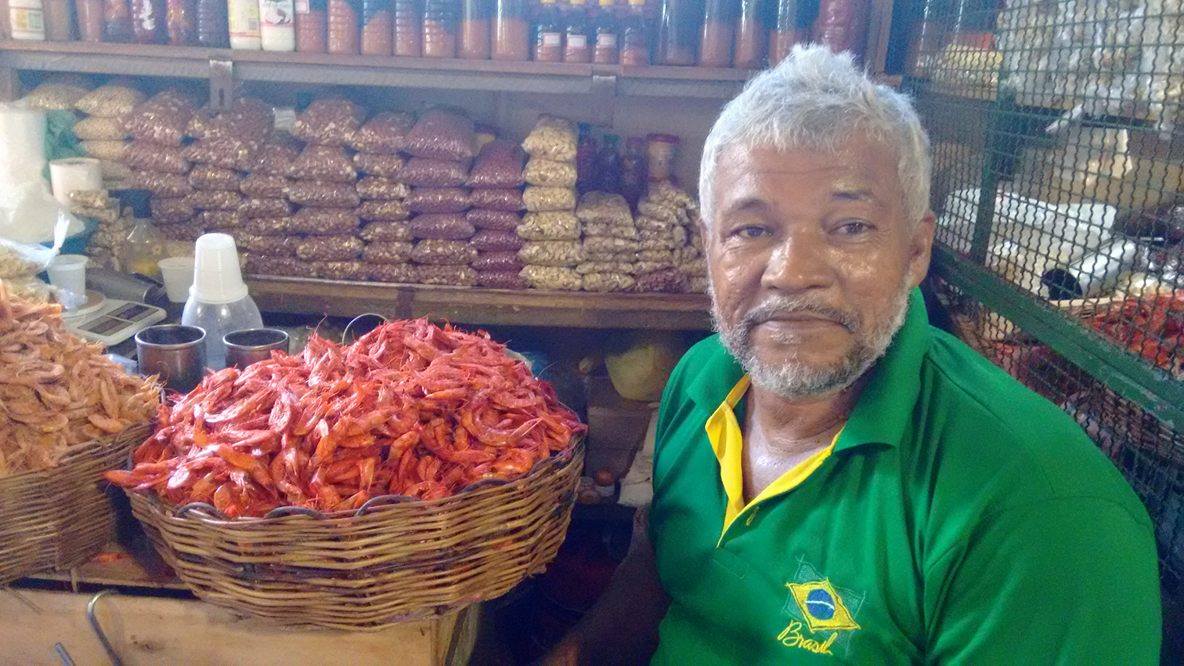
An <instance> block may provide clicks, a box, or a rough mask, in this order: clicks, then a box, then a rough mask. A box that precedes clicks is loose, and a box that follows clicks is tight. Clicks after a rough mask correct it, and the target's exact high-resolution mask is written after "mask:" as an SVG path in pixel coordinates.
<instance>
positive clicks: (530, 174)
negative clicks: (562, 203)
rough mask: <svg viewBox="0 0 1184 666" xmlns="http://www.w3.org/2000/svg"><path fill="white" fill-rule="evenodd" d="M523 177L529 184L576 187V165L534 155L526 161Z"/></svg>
mask: <svg viewBox="0 0 1184 666" xmlns="http://www.w3.org/2000/svg"><path fill="white" fill-rule="evenodd" d="M522 177H523V179H524V180H526V182H527V184H529V185H537V186H539V187H575V186H576V165H575V163H574V162H557V161H555V160H548V159H543V158H541V157H533V158H531V159H530V161H529V162H527V163H526V170H525V171H523V173H522Z"/></svg>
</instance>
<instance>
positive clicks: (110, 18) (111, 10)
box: [9, 0, 132, 42]
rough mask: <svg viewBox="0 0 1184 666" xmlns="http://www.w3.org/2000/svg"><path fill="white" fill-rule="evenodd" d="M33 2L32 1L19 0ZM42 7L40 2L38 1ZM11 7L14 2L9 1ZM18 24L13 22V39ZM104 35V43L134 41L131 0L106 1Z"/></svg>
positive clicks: (104, 5) (104, 7)
mask: <svg viewBox="0 0 1184 666" xmlns="http://www.w3.org/2000/svg"><path fill="white" fill-rule="evenodd" d="M18 1H19V2H31V1H32V0H18ZM37 4H38V5H40V4H41V3H40V0H37ZM9 6H10V7H11V6H13V5H12V0H9ZM15 26H16V22H15V21H13V35H12V36H13V38H17V37H16V27H15ZM103 27H104V29H103V35H104V41H108V42H130V41H132V3H131V0H106V2H105V3H104V4H103Z"/></svg>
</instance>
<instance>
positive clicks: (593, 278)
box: [583, 273, 637, 292]
mask: <svg viewBox="0 0 1184 666" xmlns="http://www.w3.org/2000/svg"><path fill="white" fill-rule="evenodd" d="M636 284H637V280H635V279H634V278H633V276H632V275H629V274H627V273H588V274H587V275H585V276H584V282H583V288H584V291H599V292H609V291H629V290H630V289H632V288H633V287H634V285H636Z"/></svg>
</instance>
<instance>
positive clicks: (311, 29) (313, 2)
mask: <svg viewBox="0 0 1184 666" xmlns="http://www.w3.org/2000/svg"><path fill="white" fill-rule="evenodd" d="M328 13H329V9H328V3H327V2H326V0H296V50H297V51H299V52H301V53H324V52H325V51H328V50H329V43H328V33H327V30H328V29H327V27H326V24H327V23H328Z"/></svg>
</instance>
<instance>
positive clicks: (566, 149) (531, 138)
mask: <svg viewBox="0 0 1184 666" xmlns="http://www.w3.org/2000/svg"><path fill="white" fill-rule="evenodd" d="M579 138H580V137H579V133H578V132H577V131H576V125H575V123H573V122H572V121H570V120H567V119H566V118H557V117H555V116H550V115H545V114H544V115H542V116H539V120H538V122H537V123H535V126H534V129H533V130H531V131H530V134H528V135H526V140H524V141H523V142H522V148H523V149H524V150H525V151H526V153H527V154H528V155H530V156H531V157H541V158H544V159H548V160H556V161H559V162H574V161H575V159H576V148H577V145H578V143H579Z"/></svg>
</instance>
